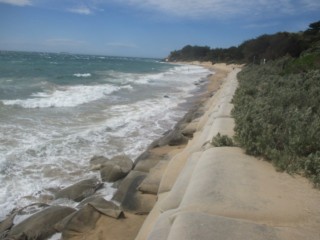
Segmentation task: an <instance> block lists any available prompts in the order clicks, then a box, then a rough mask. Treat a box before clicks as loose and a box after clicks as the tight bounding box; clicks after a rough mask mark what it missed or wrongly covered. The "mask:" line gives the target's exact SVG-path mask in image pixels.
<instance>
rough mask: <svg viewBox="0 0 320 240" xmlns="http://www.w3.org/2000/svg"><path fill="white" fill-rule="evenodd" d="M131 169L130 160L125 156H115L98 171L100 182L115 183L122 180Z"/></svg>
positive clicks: (131, 163)
mask: <svg viewBox="0 0 320 240" xmlns="http://www.w3.org/2000/svg"><path fill="white" fill-rule="evenodd" d="M132 168H133V162H132V160H131V159H130V158H129V157H127V156H125V155H121V156H116V157H113V158H112V159H111V160H109V161H108V162H107V163H106V164H104V165H103V166H102V168H101V170H100V176H101V179H102V181H105V182H115V181H117V180H119V179H121V178H124V177H125V176H126V175H127V174H128V173H129V172H130V170H131V169H132Z"/></svg>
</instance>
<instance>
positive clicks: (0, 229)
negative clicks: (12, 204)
mask: <svg viewBox="0 0 320 240" xmlns="http://www.w3.org/2000/svg"><path fill="white" fill-rule="evenodd" d="M15 216H16V214H15V213H14V214H11V215H10V216H9V217H7V218H6V219H4V220H3V221H1V222H0V239H4V237H5V236H6V234H7V231H9V229H10V228H11V227H12V226H13V220H14V217H15Z"/></svg>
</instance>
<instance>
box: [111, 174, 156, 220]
mask: <svg viewBox="0 0 320 240" xmlns="http://www.w3.org/2000/svg"><path fill="white" fill-rule="evenodd" d="M145 177H146V173H144V172H139V171H131V172H130V173H129V174H128V176H126V177H125V178H124V179H123V181H122V182H121V184H120V186H119V188H118V190H117V192H116V193H115V195H114V196H113V200H114V201H117V202H119V203H120V206H121V208H122V209H123V210H125V211H129V212H134V213H137V214H145V213H148V212H150V210H151V209H152V207H153V205H154V203H155V202H156V196H155V195H151V194H142V193H141V192H139V191H138V190H137V187H138V186H139V185H140V183H141V182H142V181H143V179H144V178H145Z"/></svg>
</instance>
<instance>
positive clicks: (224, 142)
mask: <svg viewBox="0 0 320 240" xmlns="http://www.w3.org/2000/svg"><path fill="white" fill-rule="evenodd" d="M211 144H212V145H213V146H215V147H228V146H229V147H232V146H234V143H233V140H232V138H230V137H229V136H227V135H221V134H220V133H218V134H217V135H216V136H215V137H213V138H212V141H211Z"/></svg>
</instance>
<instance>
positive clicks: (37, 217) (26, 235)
mask: <svg viewBox="0 0 320 240" xmlns="http://www.w3.org/2000/svg"><path fill="white" fill-rule="evenodd" d="M73 212H75V209H73V208H70V207H62V206H51V207H48V208H46V209H44V210H42V211H40V212H38V213H35V214H34V215H32V216H31V217H29V218H27V219H25V220H24V221H22V222H20V223H19V224H17V225H15V226H14V227H13V228H12V229H11V230H10V231H9V233H8V238H9V239H39V240H42V239H46V238H48V237H50V236H51V235H53V234H54V233H56V229H55V227H54V226H55V224H57V223H58V222H60V221H62V220H63V219H64V218H65V217H67V216H68V215H70V214H72V213H73Z"/></svg>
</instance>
